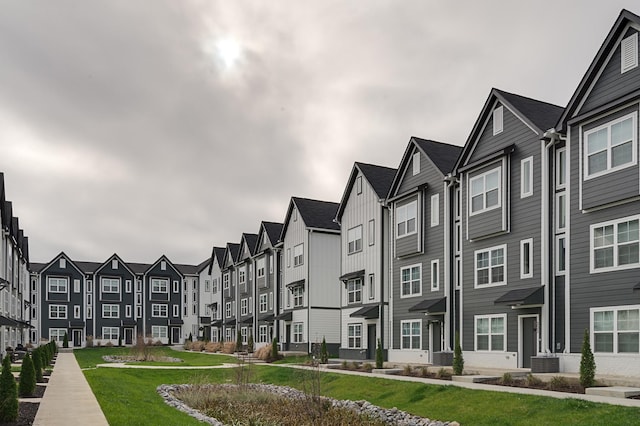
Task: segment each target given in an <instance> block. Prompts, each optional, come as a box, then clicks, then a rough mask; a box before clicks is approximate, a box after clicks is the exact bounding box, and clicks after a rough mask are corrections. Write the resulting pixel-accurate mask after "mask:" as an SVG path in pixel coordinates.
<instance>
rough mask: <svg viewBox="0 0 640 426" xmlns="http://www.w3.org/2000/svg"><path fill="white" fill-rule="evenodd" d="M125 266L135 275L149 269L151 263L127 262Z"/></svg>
mask: <svg viewBox="0 0 640 426" xmlns="http://www.w3.org/2000/svg"><path fill="white" fill-rule="evenodd" d="M127 266H128V267H129V268H130V269H131V270H132V271H133V272H135V274H136V275H142V274H144V273H145V272H147V271H148V270H149V268H150V267H151V265H149V264H148V263H138V262H128V263H127Z"/></svg>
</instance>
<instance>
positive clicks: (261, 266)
mask: <svg viewBox="0 0 640 426" xmlns="http://www.w3.org/2000/svg"><path fill="white" fill-rule="evenodd" d="M265 263H266V262H265V258H264V257H261V258H260V259H258V262H257V266H256V270H257V273H258V278H264V275H265Z"/></svg>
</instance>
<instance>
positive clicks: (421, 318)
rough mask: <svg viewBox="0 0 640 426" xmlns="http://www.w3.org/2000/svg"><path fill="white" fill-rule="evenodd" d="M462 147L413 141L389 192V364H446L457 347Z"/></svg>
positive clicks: (420, 140)
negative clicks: (454, 266)
mask: <svg viewBox="0 0 640 426" xmlns="http://www.w3.org/2000/svg"><path fill="white" fill-rule="evenodd" d="M460 151H461V148H460V147H459V146H455V145H450V144H446V143H442V142H436V141H432V140H425V139H421V138H418V137H412V138H411V139H410V141H409V143H408V145H407V148H406V150H405V152H404V155H403V157H402V160H401V162H400V165H399V167H398V169H397V171H396V174H395V176H394V178H393V182H392V184H391V187H390V189H389V193H388V199H387V202H388V203H389V206H390V209H391V214H392V220H391V223H393V230H392V231H391V232H389V238H391V239H392V243H391V244H392V253H391V262H392V267H391V282H392V286H391V288H390V295H389V297H390V302H389V304H390V306H391V318H392V323H391V327H390V346H389V361H394V362H413V363H433V362H436V363H442V361H441V360H438V359H434V356H436V354H440V353H441V352H443V351H450V350H451V348H452V346H453V345H452V341H451V334H452V330H453V323H452V318H454V315H453V312H455V309H454V305H455V300H456V297H455V294H454V293H453V291H454V289H452V286H451V282H452V280H451V273H450V271H451V259H452V256H451V253H452V248H451V245H452V244H451V242H452V235H453V232H452V226H453V223H452V221H451V220H450V217H451V212H452V208H451V206H452V201H451V199H452V197H451V194H452V193H455V191H454V190H453V189H452V188H453V181H452V179H451V178H450V173H451V172H452V170H453V168H454V166H455V163H456V160H457V159H458V156H459V154H460Z"/></svg>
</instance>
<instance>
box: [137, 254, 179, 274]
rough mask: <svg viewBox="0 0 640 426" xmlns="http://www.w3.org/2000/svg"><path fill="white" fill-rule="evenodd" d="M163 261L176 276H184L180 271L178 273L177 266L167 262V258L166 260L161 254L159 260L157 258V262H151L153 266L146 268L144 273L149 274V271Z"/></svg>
mask: <svg viewBox="0 0 640 426" xmlns="http://www.w3.org/2000/svg"><path fill="white" fill-rule="evenodd" d="M163 260H164V261H165V262H167V265H168V266H170V267H171V269H173V270H174V271H176V272H177V273H178V275H182V276H184V274H183V273H182V271H180V270H179V269H178V266H177V265H176V264H175V263H173V262H172V261H170V260H169V258H168V257H167V256H166V255H164V254H163V255H162V256H160V258H159V259H158V260H156V261H155V262H153V264H151V265H150V266H149V267H148V268H147V271H146V272H149V271H150V270H151V269H153V268H154V267H155V266H156V265H157V264H159V263H160V262H162V261H163Z"/></svg>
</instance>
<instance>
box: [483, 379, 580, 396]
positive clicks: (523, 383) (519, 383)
mask: <svg viewBox="0 0 640 426" xmlns="http://www.w3.org/2000/svg"><path fill="white" fill-rule="evenodd" d="M482 383H484V384H487V385H498V386H510V387H513V388H529V389H541V390H550V391H554V392H566V393H581V394H584V388H583V387H582V386H581V385H580V384H579V383H573V382H570V381H567V382H566V383H561V384H556V385H552V384H551V383H545V382H542V383H528V382H527V380H524V379H519V380H518V379H514V380H513V381H512V382H509V383H504V382H503V381H502V379H492V380H485V381H483V382H482Z"/></svg>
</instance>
